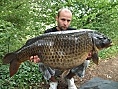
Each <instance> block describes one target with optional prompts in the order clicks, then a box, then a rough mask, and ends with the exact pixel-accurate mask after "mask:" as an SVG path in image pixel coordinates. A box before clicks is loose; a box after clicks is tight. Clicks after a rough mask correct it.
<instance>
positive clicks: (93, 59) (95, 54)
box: [91, 53, 99, 65]
mask: <svg viewBox="0 0 118 89" xmlns="http://www.w3.org/2000/svg"><path fill="white" fill-rule="evenodd" d="M91 58H92V61H93V62H94V63H95V64H96V65H98V62H99V57H98V54H97V53H94V54H92V57H91Z"/></svg>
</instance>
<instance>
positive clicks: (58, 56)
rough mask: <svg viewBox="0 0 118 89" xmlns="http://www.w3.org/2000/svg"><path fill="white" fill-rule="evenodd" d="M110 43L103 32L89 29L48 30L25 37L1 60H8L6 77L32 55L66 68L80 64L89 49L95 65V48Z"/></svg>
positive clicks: (98, 48) (105, 46) (6, 61)
mask: <svg viewBox="0 0 118 89" xmlns="http://www.w3.org/2000/svg"><path fill="white" fill-rule="evenodd" d="M111 43H112V42H111V40H110V39H109V38H108V37H106V36H105V35H103V34H101V33H98V32H97V31H94V30H89V29H81V30H68V31H58V32H50V33H46V34H43V35H41V36H38V37H35V38H32V39H29V40H28V41H27V42H26V43H25V45H24V46H23V47H21V48H20V49H18V50H17V51H15V52H12V53H8V54H6V55H5V56H4V58H3V63H5V64H7V63H10V76H13V75H14V74H15V73H16V72H17V70H18V68H19V66H20V64H21V63H22V62H24V61H26V60H29V59H30V57H31V56H34V55H38V56H39V58H40V60H41V62H43V63H44V64H45V65H47V66H50V67H52V68H57V69H61V70H66V69H70V68H73V67H75V66H78V65H80V64H81V63H83V62H84V61H85V60H86V58H87V55H88V54H89V52H92V54H93V55H92V57H93V62H95V63H96V64H98V57H97V55H96V54H97V52H98V50H101V49H103V48H107V47H109V46H110V45H111Z"/></svg>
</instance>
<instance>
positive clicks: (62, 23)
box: [31, 8, 90, 89]
mask: <svg viewBox="0 0 118 89" xmlns="http://www.w3.org/2000/svg"><path fill="white" fill-rule="evenodd" d="M71 20H72V12H71V11H70V10H69V9H67V8H63V9H60V10H59V11H58V15H57V16H56V21H57V26H56V27H53V28H51V29H47V30H46V31H45V32H44V33H48V32H55V31H63V30H76V29H75V28H71V27H69V26H70V23H71ZM87 59H89V58H87ZM31 60H33V61H34V62H36V63H37V62H39V61H40V58H38V56H34V57H31ZM89 62H90V61H89V60H86V61H85V62H84V63H82V64H81V65H79V66H77V67H75V68H73V69H72V70H70V72H69V73H68V74H67V76H65V80H66V82H67V85H68V89H77V87H76V85H75V83H74V78H73V76H75V75H78V76H79V77H83V76H84V74H85V69H86V68H87V67H88V65H89ZM39 70H40V72H42V73H43V76H44V78H45V79H46V80H49V81H50V87H49V89H57V86H58V81H57V80H56V78H55V74H56V72H55V69H51V68H50V67H47V66H45V65H44V64H43V63H39Z"/></svg>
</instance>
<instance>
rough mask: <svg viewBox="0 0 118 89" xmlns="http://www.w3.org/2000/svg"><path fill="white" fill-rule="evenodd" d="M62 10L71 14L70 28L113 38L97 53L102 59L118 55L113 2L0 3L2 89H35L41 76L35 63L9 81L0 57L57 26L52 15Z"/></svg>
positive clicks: (117, 13) (11, 0)
mask: <svg viewBox="0 0 118 89" xmlns="http://www.w3.org/2000/svg"><path fill="white" fill-rule="evenodd" d="M62 7H68V8H69V9H70V10H71V11H72V12H73V21H72V23H71V25H72V26H73V27H75V28H78V29H79V28H89V29H93V30H98V31H99V32H101V33H104V34H106V35H108V36H109V37H110V38H111V39H112V41H113V43H114V45H113V46H112V47H110V48H108V49H105V50H103V51H101V52H99V56H100V57H101V58H102V59H104V58H107V57H112V56H114V55H116V54H117V53H118V25H117V23H118V9H117V8H118V2H117V1H115V0H1V1H0V88H1V89H8V88H10V89H12V88H13V89H14V88H15V89H30V88H34V87H33V85H36V86H37V87H38V83H39V82H40V81H41V79H42V76H41V73H39V72H38V66H37V65H36V64H32V63H30V62H25V63H23V64H22V65H21V67H20V69H19V71H18V73H17V74H16V75H15V76H13V77H12V78H10V77H9V70H8V67H9V65H3V64H2V58H3V56H4V55H5V54H6V53H8V52H12V51H15V50H17V49H18V48H20V47H21V46H22V45H23V44H24V43H25V42H26V40H27V39H29V38H32V37H34V36H38V35H40V34H42V33H43V31H44V30H46V29H47V28H48V27H52V26H54V25H56V23H55V16H56V14H57V11H58V9H60V8H62ZM37 87H35V88H37Z"/></svg>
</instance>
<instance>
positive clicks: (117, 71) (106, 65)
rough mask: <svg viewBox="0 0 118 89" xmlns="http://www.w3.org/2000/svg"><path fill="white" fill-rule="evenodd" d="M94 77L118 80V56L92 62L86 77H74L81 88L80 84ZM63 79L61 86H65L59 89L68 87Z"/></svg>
mask: <svg viewBox="0 0 118 89" xmlns="http://www.w3.org/2000/svg"><path fill="white" fill-rule="evenodd" d="M93 77H100V78H103V79H107V80H112V81H116V82H118V56H116V57H112V58H108V59H106V60H102V59H101V60H100V61H99V65H95V64H90V66H89V67H88V68H87V70H86V74H85V77H84V78H82V79H80V78H79V77H77V76H75V77H74V79H75V84H76V86H77V87H78V88H79V87H80V85H82V84H84V83H85V82H87V81H89V80H90V79H92V78H93ZM62 81H63V80H62ZM62 81H60V83H61V86H63V87H61V88H59V89H67V88H64V84H62ZM44 85H45V84H44ZM42 89H48V88H46V86H45V88H43V87H42Z"/></svg>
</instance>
